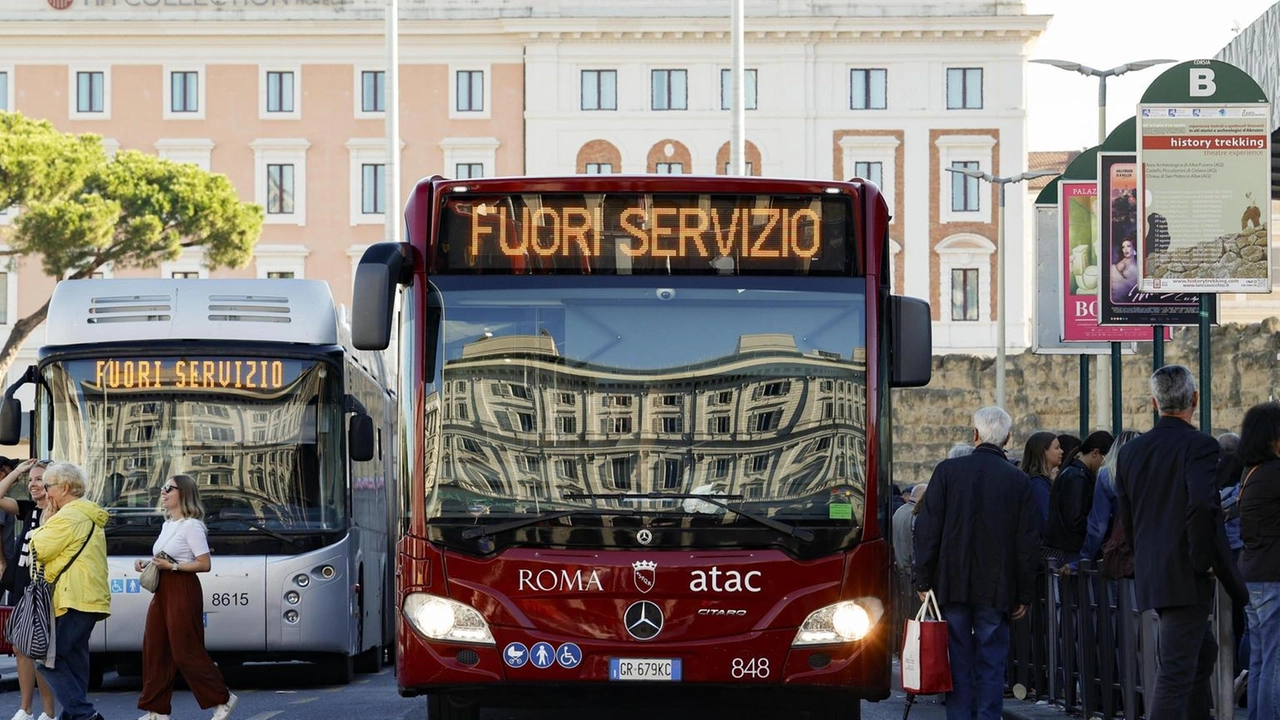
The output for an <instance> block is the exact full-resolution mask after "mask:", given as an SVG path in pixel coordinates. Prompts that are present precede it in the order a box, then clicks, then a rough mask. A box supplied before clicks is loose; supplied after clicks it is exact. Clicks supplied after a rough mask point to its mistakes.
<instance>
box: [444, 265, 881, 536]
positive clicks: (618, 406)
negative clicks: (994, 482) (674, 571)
mask: <svg viewBox="0 0 1280 720" xmlns="http://www.w3.org/2000/svg"><path fill="white" fill-rule="evenodd" d="M433 283H434V287H435V289H436V291H438V292H439V297H440V303H441V305H442V307H443V311H442V316H443V321H442V330H441V348H440V351H441V352H442V353H443V357H442V362H441V363H440V364H439V366H440V371H439V372H440V375H439V377H438V379H437V381H436V383H435V386H434V392H432V393H431V395H430V397H429V398H428V418H427V423H426V427H427V432H428V443H427V446H428V448H429V454H431V455H432V457H428V463H427V464H428V468H427V469H428V476H429V485H428V498H427V501H428V502H427V515H428V517H430V518H433V519H434V520H433V522H436V523H448V522H458V523H464V524H485V523H508V524H509V523H511V521H512V520H515V519H518V518H521V517H524V516H530V515H538V514H550V513H564V512H565V511H570V510H578V509H580V510H582V512H581V513H580V514H575V515H574V516H573V523H574V525H575V526H581V525H582V524H584V523H585V524H590V523H596V524H597V525H599V524H601V523H605V522H607V521H608V520H607V518H608V517H609V514H608V512H601V511H602V510H603V511H614V510H616V512H617V513H618V514H637V513H641V514H647V515H653V516H657V517H660V518H663V517H665V518H672V519H674V518H692V519H697V521H698V522H697V525H698V526H699V527H707V528H710V529H711V530H713V531H714V530H715V529H716V528H721V527H729V526H733V525H735V524H738V523H742V522H744V520H743V517H744V516H747V515H754V516H756V517H757V518H759V517H765V518H769V519H776V520H780V521H783V522H786V523H788V524H790V525H794V526H808V527H835V528H856V527H860V526H861V524H862V517H863V510H864V501H865V489H866V432H867V427H866V425H867V409H866V402H867V391H866V382H867V379H866V329H865V318H866V311H865V303H866V298H865V291H864V288H865V283H864V281H863V280H861V279H858V278H834V277H830V278H807V279H805V280H804V281H802V282H799V281H796V280H795V279H789V278H766V277H755V278H731V277H716V276H703V277H695V276H681V277H666V278H652V277H620V276H611V277H584V276H576V277H571V276H559V277H547V276H521V277H498V276H492V275H490V276H437V277H435V278H434V279H433ZM433 436H434V437H433ZM436 441H438V442H436ZM437 453H438V454H437ZM698 495H704V496H707V497H710V498H713V499H714V500H715V501H716V503H711V502H706V501H702V500H699V499H698V497H697V496H698ZM668 496H669V497H668ZM690 496H693V497H690ZM726 505H727V506H728V508H733V509H741V510H742V511H743V512H742V513H736V512H733V511H732V510H730V509H728V508H726V507H724V506H726ZM516 525H519V523H516Z"/></svg>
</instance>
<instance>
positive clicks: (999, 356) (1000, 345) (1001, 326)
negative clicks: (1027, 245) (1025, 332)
mask: <svg viewBox="0 0 1280 720" xmlns="http://www.w3.org/2000/svg"><path fill="white" fill-rule="evenodd" d="M947 172H953V173H957V174H960V175H964V176H966V177H971V178H976V179H978V180H986V181H987V182H989V183H991V184H993V185H997V186H999V188H1000V211H999V214H997V215H996V405H997V406H999V407H1004V363H1005V310H1004V306H1005V286H1004V277H1005V272H1004V266H1005V252H1004V194H1005V186H1006V185H1010V184H1012V183H1019V182H1022V181H1023V180H1031V179H1033V178H1038V177H1044V176H1046V175H1057V174H1058V173H1057V171H1055V170H1036V171H1034V172H1024V173H1022V174H1020V175H1011V176H1008V177H1000V176H996V175H992V174H991V173H988V172H982V171H980V170H971V169H969V168H947Z"/></svg>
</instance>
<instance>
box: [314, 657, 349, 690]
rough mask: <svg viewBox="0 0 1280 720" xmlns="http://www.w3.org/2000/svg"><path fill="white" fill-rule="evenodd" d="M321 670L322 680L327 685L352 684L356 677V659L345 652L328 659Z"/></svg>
mask: <svg viewBox="0 0 1280 720" xmlns="http://www.w3.org/2000/svg"><path fill="white" fill-rule="evenodd" d="M323 668H324V669H323V670H322V671H321V677H322V678H323V679H322V681H321V682H323V683H324V684H325V685H350V684H351V680H352V678H354V677H355V663H354V659H353V658H352V657H351V656H350V655H347V654H346V653H343V654H341V655H335V656H333V657H331V658H330V659H329V660H326V661H325V662H324V665H323Z"/></svg>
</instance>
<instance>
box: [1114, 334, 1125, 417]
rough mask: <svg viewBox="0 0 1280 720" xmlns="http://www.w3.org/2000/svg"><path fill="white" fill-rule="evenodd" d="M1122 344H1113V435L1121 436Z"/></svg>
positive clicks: (1122, 410) (1122, 415) (1122, 413)
mask: <svg viewBox="0 0 1280 720" xmlns="http://www.w3.org/2000/svg"><path fill="white" fill-rule="evenodd" d="M1120 370H1121V367H1120V343H1118V342H1113V343H1111V434H1112V435H1113V436H1115V435H1119V434H1120V430H1121V429H1122V428H1123V427H1124V408H1123V407H1121V405H1122V403H1121V397H1120V396H1121V383H1122V382H1123V378H1122V377H1121V376H1120Z"/></svg>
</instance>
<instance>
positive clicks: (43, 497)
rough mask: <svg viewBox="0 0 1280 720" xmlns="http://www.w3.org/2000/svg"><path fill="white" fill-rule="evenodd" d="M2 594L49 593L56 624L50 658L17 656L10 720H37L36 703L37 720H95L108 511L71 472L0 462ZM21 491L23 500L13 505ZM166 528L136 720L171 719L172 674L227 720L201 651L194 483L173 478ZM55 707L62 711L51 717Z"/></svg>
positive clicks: (217, 680) (67, 466)
mask: <svg viewBox="0 0 1280 720" xmlns="http://www.w3.org/2000/svg"><path fill="white" fill-rule="evenodd" d="M0 471H3V472H4V477H3V478H2V479H0V593H7V601H8V602H9V604H14V602H15V601H16V600H17V599H18V598H20V597H22V596H23V594H24V592H25V591H26V590H27V588H28V587H29V586H30V585H31V583H32V581H33V579H36V578H41V577H42V578H43V579H44V580H45V581H46V582H48V583H49V584H50V585H52V586H53V591H52V608H51V611H52V614H53V616H54V617H55V618H56V623H55V626H54V627H55V634H54V639H53V642H52V643H51V644H52V645H53V647H52V652H51V654H52V656H53V657H52V661H50V658H49V657H44V658H31V657H26V656H25V655H23V654H22V653H21V652H17V651H16V650H17V649H16V648H15V655H16V658H17V667H18V685H19V707H18V710H17V712H16V713H14V715H13V720H37V718H36V716H34V715H33V714H32V709H33V707H32V705H33V703H34V700H35V694H36V691H37V689H38V690H39V694H40V701H41V707H40V711H41V712H40V715H39V719H38V720H52V718H55V717H57V718H59V720H102V715H100V714H99V713H98V711H97V709H96V708H95V707H94V705H93V703H92V702H91V701H90V699H89V695H88V693H89V676H90V671H89V637H90V635H91V634H92V633H93V628H94V626H95V625H97V623H99V622H101V621H102V620H104V619H106V618H107V617H108V616H109V615H110V614H111V594H110V588H109V585H108V579H107V544H106V532H105V526H106V523H107V519H108V514H107V511H106V510H104V509H103V508H101V507H100V506H99V505H98V504H97V503H95V502H93V501H92V500H89V499H88V498H86V497H85V494H86V490H87V483H88V480H87V478H86V477H85V474H84V472H83V471H82V470H81V469H80V468H79V467H78V466H76V465H74V464H71V463H55V462H50V461H48V460H35V459H31V460H25V461H23V462H20V463H18V462H15V461H12V460H9V459H7V458H3V457H0ZM19 485H25V490H26V492H25V493H23V494H25V495H27V497H28V498H29V499H25V498H24V499H18V498H15V497H11V495H10V493H11V491H12V490H14V489H15V487H16V486H19ZM159 510H160V512H161V513H162V514H163V516H164V525H163V527H162V528H161V530H160V534H159V537H158V538H157V539H156V541H155V543H154V545H153V547H152V554H153V556H154V557H153V558H152V559H151V560H150V561H142V560H139V561H138V562H137V564H136V566H135V570H137V571H138V572H142V571H143V570H144V569H145V568H146V566H147V565H148V564H154V565H155V568H156V570H157V571H158V585H157V586H156V589H155V594H154V596H153V597H152V599H151V605H150V607H149V609H148V611H147V621H146V629H145V631H144V635H143V648H142V665H143V685H142V693H141V695H140V697H139V698H138V708H139V709H140V710H143V711H145V714H144V715H143V716H142V717H141V718H139V720H168V718H169V713H170V710H171V701H172V698H173V692H174V686H175V682H176V680H177V675H178V673H179V672H181V673H182V676H183V678H184V679H185V680H186V683H187V686H188V687H189V688H190V689H191V692H192V694H193V695H194V697H195V700H196V702H197V703H198V704H199V705H200V707H201V708H204V709H208V708H213V709H214V712H213V716H212V720H227V718H228V717H230V715H231V712H232V711H233V710H234V709H235V707H236V702H237V697H236V695H235V694H234V693H232V692H231V691H230V689H228V687H227V685H226V683H225V682H224V681H223V679H222V674H221V673H220V672H219V670H218V667H217V665H215V664H214V662H213V660H212V659H211V658H210V657H209V654H208V652H207V651H206V650H205V644H204V623H203V619H202V614H203V593H202V591H201V588H200V580H199V578H198V574H199V573H204V572H208V571H209V569H210V566H211V564H210V560H209V541H208V532H207V530H206V528H205V526H204V523H203V518H204V506H203V505H202V504H201V502H200V492H199V488H198V487H197V485H196V483H195V481H194V480H192V479H191V478H190V477H189V476H186V475H175V476H173V477H171V478H169V479H168V481H166V483H165V485H164V487H163V488H161V493H160V507H159ZM55 703H56V704H57V705H60V706H61V708H62V712H61V714H55Z"/></svg>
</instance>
